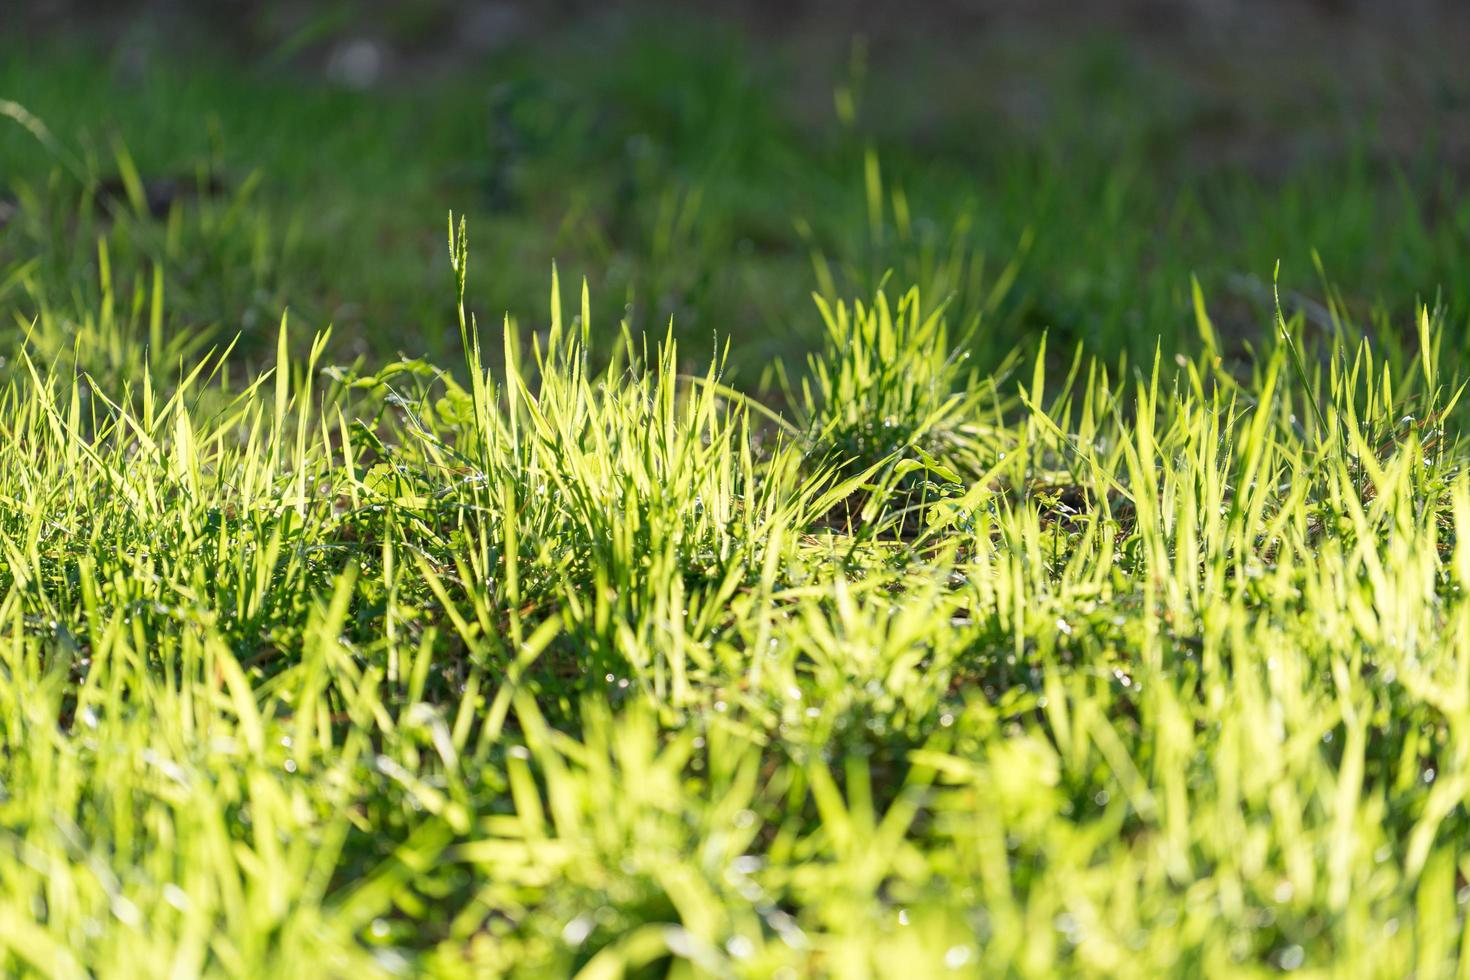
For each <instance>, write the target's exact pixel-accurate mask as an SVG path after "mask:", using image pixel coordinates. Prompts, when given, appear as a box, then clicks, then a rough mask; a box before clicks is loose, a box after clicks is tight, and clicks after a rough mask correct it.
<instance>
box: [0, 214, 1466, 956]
mask: <svg viewBox="0 0 1470 980" xmlns="http://www.w3.org/2000/svg"><path fill="white" fill-rule="evenodd" d="M450 246H451V254H452V258H453V264H454V269H455V272H456V279H457V289H458V309H459V318H458V319H459V329H460V333H461V336H462V338H463V340H464V346H465V352H466V360H465V363H464V365H463V366H462V368H461V367H456V368H455V370H453V371H448V370H441V369H440V368H438V367H436V366H434V365H432V364H429V363H427V362H424V361H417V360H400V361H397V362H392V363H389V364H388V365H386V366H384V367H381V368H368V367H366V366H364V363H363V362H358V363H357V364H355V365H353V366H347V367H331V366H329V364H328V361H329V358H330V355H329V353H328V351H329V350H330V347H329V345H327V344H326V342H325V340H324V339H322V338H319V339H318V341H317V342H316V343H313V344H310V345H305V344H302V343H300V342H299V340H293V338H292V331H293V329H294V328H292V327H291V326H290V325H289V324H287V323H283V324H282V326H281V331H280V335H279V337H280V340H279V344H278V354H277V359H276V363H275V365H274V368H273V369H271V370H269V371H266V372H262V373H259V374H257V375H255V376H254V377H251V378H249V379H248V380H246V381H245V382H244V383H242V382H241V378H242V376H243V375H242V373H241V372H240V371H238V370H236V369H235V368H234V366H233V362H232V357H233V355H232V354H231V353H230V352H229V351H225V352H223V353H205V352H202V351H198V350H193V349H182V348H175V349H172V350H170V349H168V348H166V347H165V346H164V345H163V341H162V338H161V336H160V335H159V333H158V331H157V327H156V324H157V323H158V322H159V319H160V317H161V316H162V310H163V308H164V307H165V305H166V302H167V297H166V295H165V290H164V287H163V285H162V281H161V280H157V281H156V283H157V284H156V285H154V286H153V287H152V288H151V289H150V290H147V291H146V292H140V293H139V294H138V295H139V299H138V300H137V301H136V302H135V303H133V305H132V307H131V313H126V312H124V309H125V308H122V307H121V304H120V303H119V302H118V301H117V298H116V297H115V296H114V287H113V284H112V283H111V282H109V281H108V280H107V279H106V278H104V279H103V280H102V281H101V283H100V287H99V288H100V299H99V301H98V303H97V304H96V308H95V310H94V311H93V312H92V315H91V316H90V317H87V318H85V319H84V321H83V322H82V323H81V324H80V328H81V330H82V331H83V332H84V335H86V336H93V337H95V338H96V339H97V340H98V342H99V346H97V347H94V348H93V349H90V350H87V351H83V350H80V349H77V350H76V351H75V352H74V353H72V352H69V351H67V349H66V347H65V345H64V344H62V343H60V342H59V338H60V337H61V336H63V335H64V334H65V333H66V331H67V330H75V329H76V328H77V326H78V324H77V323H76V321H75V320H74V319H72V318H71V317H70V315H69V314H67V313H66V312H64V310H63V309H61V308H55V307H51V306H48V307H47V309H46V310H44V311H43V312H42V314H41V315H40V317H38V319H37V323H36V325H35V326H34V327H33V328H32V330H31V333H30V336H28V337H27V338H25V339H24V340H23V341H21V342H18V343H17V345H16V347H15V348H14V349H13V350H12V351H11V352H10V356H9V357H8V358H7V361H6V367H5V371H6V380H5V386H4V389H3V392H0V552H3V556H4V562H3V566H0V624H3V625H0V970H3V972H6V973H17V974H29V975H45V976H80V975H86V974H88V973H90V972H102V973H107V972H112V971H116V970H119V969H122V970H125V971H128V972H136V973H138V974H140V975H150V976H165V975H172V976H192V975H197V974H209V975H241V974H254V975H306V974H309V973H313V972H316V973H321V974H323V975H329V976H340V975H348V974H351V975H357V976H363V977H366V976H379V975H399V974H410V973H427V974H430V975H463V974H465V973H467V972H468V973H481V974H492V975H493V974H519V975H526V976H542V975H564V974H569V973H574V972H577V971H584V972H585V974H586V975H588V976H621V975H627V974H629V973H632V974H635V975H649V974H662V973H665V972H668V973H671V974H673V975H706V974H708V975H731V976H752V977H754V976H770V975H779V974H780V973H781V971H783V970H785V971H788V973H789V974H795V975H840V976H864V975H893V976H900V975H902V976H918V975H946V974H951V975H968V974H975V973H986V974H991V973H1004V974H1015V975H1027V976H1046V975H1054V974H1056V973H1058V972H1071V973H1079V974H1096V975H1104V974H1107V975H1111V974H1119V973H1123V974H1130V973H1131V974H1137V975H1142V976H1152V975H1159V974H1160V973H1165V972H1170V973H1182V974H1197V973H1205V972H1208V973H1211V974H1225V973H1251V972H1261V973H1264V972H1269V971H1273V970H1291V969H1296V968H1313V969H1320V970H1324V971H1327V970H1331V969H1334V968H1337V967H1342V966H1344V965H1348V964H1350V965H1351V969H1353V970H1354V971H1358V972H1362V973H1365V974H1382V975H1402V974H1403V973H1405V972H1407V971H1410V970H1416V971H1417V972H1418V975H1421V976H1437V975H1441V974H1442V972H1443V971H1445V970H1447V969H1448V968H1449V967H1450V966H1451V965H1452V964H1453V963H1454V962H1455V961H1456V959H1457V958H1458V956H1459V954H1460V951H1461V945H1462V942H1463V939H1462V937H1463V936H1464V935H1465V934H1466V932H1465V930H1466V928H1467V922H1470V919H1467V916H1466V895H1467V892H1466V889H1465V887H1464V881H1465V878H1466V873H1465V869H1466V868H1467V867H1470V865H1467V863H1466V862H1467V857H1466V851H1465V848H1464V846H1463V841H1464V839H1465V835H1466V832H1467V830H1470V825H1467V822H1466V816H1465V810H1464V800H1465V796H1466V793H1467V791H1470V695H1467V691H1470V599H1467V597H1466V596H1467V591H1466V587H1467V586H1470V535H1467V533H1466V529H1467V528H1470V477H1467V475H1466V474H1465V472H1464V470H1463V466H1462V461H1463V459H1464V448H1463V446H1462V444H1461V442H1460V441H1459V440H1458V438H1457V437H1456V435H1455V433H1454V428H1453V424H1452V419H1453V418H1454V412H1455V407H1456V403H1457V400H1458V394H1459V391H1458V389H1457V388H1455V387H1454V384H1453V383H1452V381H1451V379H1448V378H1445V377H1442V376H1441V368H1440V345H1441V340H1440V338H1441V337H1442V336H1443V325H1442V323H1441V320H1440V318H1439V316H1438V315H1437V314H1435V313H1433V312H1431V311H1429V310H1424V311H1423V312H1422V315H1421V317H1420V320H1419V323H1418V324H1417V331H1414V333H1415V337H1416V339H1415V341H1414V343H1413V344H1412V345H1411V346H1412V347H1413V348H1414V349H1416V350H1417V353H1416V354H1415V355H1413V356H1412V357H1406V356H1404V355H1402V354H1400V353H1399V351H1398V348H1397V347H1394V348H1392V349H1390V350H1388V351H1386V352H1385V351H1384V350H1381V349H1379V348H1378V347H1375V345H1374V344H1373V343H1370V342H1369V341H1367V340H1362V341H1352V340H1350V339H1349V338H1350V337H1351V336H1353V328H1352V326H1351V324H1350V323H1348V322H1346V320H1345V319H1344V320H1340V321H1338V322H1337V327H1336V330H1335V332H1333V333H1332V334H1331V335H1328V336H1326V337H1325V338H1324V337H1322V336H1321V335H1313V334H1310V333H1309V332H1307V331H1305V330H1304V321H1303V318H1302V317H1301V316H1300V315H1298V316H1294V317H1291V318H1287V317H1286V316H1284V315H1283V314H1282V313H1281V312H1280V311H1279V309H1278V312H1277V317H1276V322H1275V324H1274V325H1273V328H1272V329H1273V332H1274V335H1275V340H1274V342H1273V343H1271V344H1269V345H1267V346H1266V347H1264V348H1263V349H1261V350H1260V351H1258V352H1257V353H1256V355H1255V356H1254V358H1253V359H1249V360H1240V359H1230V360H1227V359H1226V358H1225V357H1224V356H1222V354H1221V353H1220V352H1219V350H1218V349H1217V347H1218V342H1217V341H1216V339H1215V329H1214V327H1213V325H1212V323H1211V320H1210V316H1209V313H1208V310H1207V306H1206V303H1205V299H1204V297H1203V296H1202V295H1200V293H1199V292H1198V290H1196V309H1197V320H1198V328H1199V331H1200V334H1201V337H1202V344H1201V345H1200V346H1201V349H1200V353H1199V354H1198V355H1197V356H1194V357H1192V358H1191V357H1184V356H1180V357H1178V358H1176V359H1174V360H1167V359H1165V358H1163V357H1156V358H1155V359H1154V361H1153V362H1152V363H1151V364H1148V365H1147V366H1146V369H1145V370H1139V369H1137V368H1129V367H1128V366H1127V365H1126V363H1125V364H1123V365H1121V366H1114V365H1109V364H1105V363H1103V362H1100V361H1097V360H1095V359H1092V358H1089V357H1085V356H1083V355H1082V354H1081V353H1079V354H1078V355H1077V357H1076V358H1074V359H1073V360H1072V361H1071V362H1070V366H1069V367H1068V366H1067V365H1066V364H1065V363H1064V364H1063V365H1062V366H1063V367H1067V370H1065V372H1063V373H1062V374H1061V376H1060V377H1058V372H1057V371H1056V370H1055V368H1056V366H1057V365H1056V364H1055V363H1052V364H1051V365H1050V367H1049V364H1048V361H1049V360H1050V359H1049V358H1048V357H1047V355H1046V353H1045V349H1044V346H1043V349H1042V350H1041V351H1039V352H1037V353H1036V354H1035V355H1034V358H1033V360H1034V364H1033V366H1032V368H1031V369H1030V370H1028V371H1023V372H1014V371H1013V370H1012V368H1013V367H1014V362H1011V363H1008V364H1007V366H1006V368H1005V370H1004V371H1002V372H1000V373H996V374H989V373H986V374H982V373H981V372H979V371H976V370H972V369H971V368H969V367H968V366H967V362H966V360H965V357H964V348H963V347H961V346H959V345H952V344H951V342H950V339H949V333H948V327H947V326H946V325H945V323H946V320H945V316H944V311H943V310H942V309H940V308H938V307H933V306H926V305H925V302H924V298H921V295H920V294H919V293H918V292H917V291H910V292H906V293H904V294H902V296H901V297H900V298H899V299H897V300H895V299H893V298H892V296H890V295H888V294H886V293H883V292H879V293H877V294H876V295H874V296H872V297H869V298H867V299H865V300H863V301H862V302H859V303H855V304H851V305H847V304H841V305H837V304H831V303H826V302H824V303H822V304H821V310H820V313H819V315H820V318H821V319H822V320H823V321H824V323H825V328H826V335H825V340H824V344H823V347H822V348H821V351H820V352H819V353H818V354H815V355H813V357H812V358H811V359H810V361H809V362H808V364H807V366H806V368H805V371H804V373H802V374H801V375H800V376H798V377H788V378H786V379H785V386H784V387H785V391H786V398H785V400H784V402H782V401H769V402H767V401H762V400H761V399H759V398H757V397H755V396H752V395H748V394H742V393H740V392H738V391H736V390H735V389H733V388H732V387H731V386H730V385H729V384H727V382H726V380H725V378H724V377H723V375H722V372H721V369H720V368H721V363H722V360H723V356H724V355H721V356H720V357H717V358H716V359H715V360H714V362H713V364H712V365H711V366H709V367H708V368H707V370H704V371H700V372H697V373H693V374H691V373H689V372H688V371H687V370H686V366H685V365H686V361H685V360H683V359H682V357H681V355H680V354H679V352H678V350H677V348H676V344H675V343H674V340H673V337H672V334H671V335H669V337H668V339H666V340H665V341H664V343H662V344H658V345H650V344H648V343H646V342H644V341H642V340H638V339H635V335H634V332H633V331H631V330H629V329H627V327H626V325H624V327H623V329H622V330H617V331H615V330H609V329H605V328H604V327H603V326H602V325H601V324H594V323H593V322H592V319H593V318H592V311H591V304H590V302H589V299H588V298H587V295H586V289H585V287H584V291H583V299H582V303H581V310H580V313H579V314H578V315H576V316H571V317H568V316H566V315H565V314H564V313H563V309H562V296H561V289H560V287H559V285H558V284H557V283H556V281H555V279H553V287H552V298H551V311H550V316H549V320H548V322H547V326H546V329H545V331H544V332H539V333H535V334H522V333H521V332H520V331H518V330H516V329H514V328H512V326H511V325H510V324H509V323H507V328H506V330H505V331H504V332H503V335H502V337H501V338H500V346H501V348H503V350H504V352H505V353H504V356H503V358H497V359H496V363H494V364H490V363H487V359H486V357H485V356H484V355H483V353H482V347H481V342H480V340H479V336H480V331H479V329H478V325H477V324H476V322H475V319H474V317H473V316H472V315H471V314H469V313H468V312H467V311H466V307H465V284H466V281H467V269H468V262H469V253H468V246H467V242H466V239H465V236H464V231H463V227H462V226H461V227H460V228H459V229H457V230H452V233H451V236H450ZM101 268H102V270H103V271H104V276H105V270H106V268H107V259H106V255H105V253H104V254H103V256H102V260H101ZM150 311H151V312H150ZM1333 313H1334V317H1335V318H1336V316H1337V314H1338V313H1339V311H1338V310H1336V309H1335V308H1334V310H1333ZM150 336H151V337H152V340H153V341H154V343H153V344H151V345H150V343H149V337H150ZM298 349H305V350H309V353H308V354H306V355H305V356H297V355H295V354H293V351H294V350H298ZM98 351H103V352H109V351H110V352H113V354H112V355H109V356H106V357H99V356H98ZM114 355H115V356H114ZM181 365H182V366H181ZM1022 378H1024V380H1021V379H1022ZM122 964H126V967H122V966H121V965H122Z"/></svg>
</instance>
